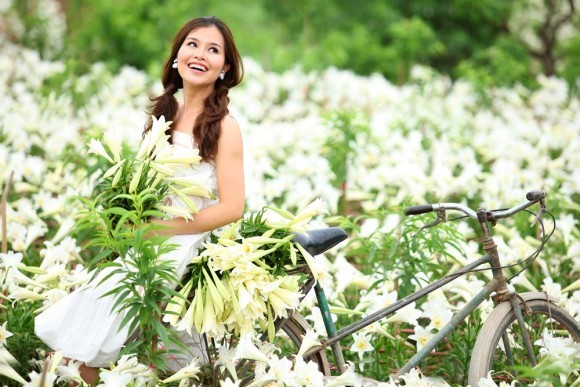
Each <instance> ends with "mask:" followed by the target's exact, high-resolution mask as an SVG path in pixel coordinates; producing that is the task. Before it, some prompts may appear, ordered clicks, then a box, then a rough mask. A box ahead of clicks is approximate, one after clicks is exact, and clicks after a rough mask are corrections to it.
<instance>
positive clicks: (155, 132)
mask: <svg viewBox="0 0 580 387" xmlns="http://www.w3.org/2000/svg"><path fill="white" fill-rule="evenodd" d="M152 119H153V124H152V126H151V130H150V131H149V132H148V133H147V134H146V135H145V138H143V142H142V143H141V147H140V148H139V151H138V152H137V155H136V156H135V158H136V159H137V160H143V159H144V158H145V157H149V155H150V154H152V152H153V151H154V150H155V147H156V146H157V145H158V144H160V141H165V142H167V138H168V136H167V135H166V134H165V132H166V131H167V129H169V126H170V125H171V124H172V121H167V122H165V117H164V116H161V117H159V119H156V118H155V117H152Z"/></svg>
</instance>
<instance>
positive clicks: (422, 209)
mask: <svg viewBox="0 0 580 387" xmlns="http://www.w3.org/2000/svg"><path fill="white" fill-rule="evenodd" d="M546 196H547V194H546V191H543V190H533V191H530V192H528V193H527V194H526V199H527V200H525V201H523V202H521V203H519V204H517V205H515V206H513V207H511V208H508V209H507V210H493V211H490V213H491V214H492V215H493V217H494V218H496V219H501V218H507V217H509V216H512V215H513V214H515V213H518V212H520V211H521V210H523V209H525V208H528V207H529V206H531V205H533V204H535V203H537V202H539V201H540V200H542V199H544V198H545V197H546ZM439 209H444V210H457V211H461V212H463V213H464V214H466V215H467V216H469V217H471V218H473V219H477V213H476V212H475V211H474V210H472V209H471V208H469V207H467V206H465V205H463V204H459V203H438V204H422V205H418V206H411V207H407V208H406V209H405V215H419V214H425V213H427V212H432V211H437V210H439Z"/></svg>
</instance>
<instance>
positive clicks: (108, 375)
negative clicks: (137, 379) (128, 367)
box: [97, 368, 134, 387]
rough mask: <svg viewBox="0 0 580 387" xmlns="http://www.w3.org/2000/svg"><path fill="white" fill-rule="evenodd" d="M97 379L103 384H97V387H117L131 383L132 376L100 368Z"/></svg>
mask: <svg viewBox="0 0 580 387" xmlns="http://www.w3.org/2000/svg"><path fill="white" fill-rule="evenodd" d="M99 377H100V378H101V381H102V382H103V383H101V384H99V385H98V386H97V387H119V386H127V385H129V383H131V382H132V381H133V379H134V378H133V375H131V374H129V373H124V372H118V371H116V370H114V369H113V370H106V369H103V368H101V371H100V372H99Z"/></svg>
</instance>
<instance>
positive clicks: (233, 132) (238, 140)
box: [218, 115, 243, 154]
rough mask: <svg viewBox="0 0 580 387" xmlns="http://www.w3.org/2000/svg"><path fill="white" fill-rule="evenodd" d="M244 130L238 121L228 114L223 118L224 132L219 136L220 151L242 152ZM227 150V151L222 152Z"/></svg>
mask: <svg viewBox="0 0 580 387" xmlns="http://www.w3.org/2000/svg"><path fill="white" fill-rule="evenodd" d="M242 148H243V145H242V131H241V129H240V125H239V124H238V122H237V121H236V120H235V119H234V118H233V117H231V116H229V115H227V116H225V117H224V119H223V120H222V132H221V134H220V138H219V144H218V153H221V154H224V153H226V154H227V153H230V154H231V153H241V152H242ZM220 150H225V152H220Z"/></svg>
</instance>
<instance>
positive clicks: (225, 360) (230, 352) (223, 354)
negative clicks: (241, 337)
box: [215, 345, 238, 381]
mask: <svg viewBox="0 0 580 387" xmlns="http://www.w3.org/2000/svg"><path fill="white" fill-rule="evenodd" d="M235 351H236V350H235V348H234V349H230V348H228V347H227V346H225V345H221V346H220V347H219V348H218V353H219V356H218V360H217V361H216V362H215V365H216V366H219V367H220V368H221V369H222V372H223V369H224V368H225V369H227V370H228V372H229V373H230V375H231V376H232V378H234V381H237V380H238V374H237V373H236V365H235V364H234V359H233V356H234V354H235Z"/></svg>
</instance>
